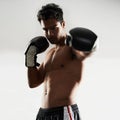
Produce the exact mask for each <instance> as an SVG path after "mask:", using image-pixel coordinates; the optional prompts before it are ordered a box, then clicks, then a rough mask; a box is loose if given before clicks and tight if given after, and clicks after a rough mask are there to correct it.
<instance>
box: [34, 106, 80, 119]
mask: <svg viewBox="0 0 120 120" xmlns="http://www.w3.org/2000/svg"><path fill="white" fill-rule="evenodd" d="M36 120H80V115H79V110H78V106H77V105H76V104H74V105H69V106H62V107H55V108H45V109H44V108H40V109H39V112H38V114H37V117H36Z"/></svg>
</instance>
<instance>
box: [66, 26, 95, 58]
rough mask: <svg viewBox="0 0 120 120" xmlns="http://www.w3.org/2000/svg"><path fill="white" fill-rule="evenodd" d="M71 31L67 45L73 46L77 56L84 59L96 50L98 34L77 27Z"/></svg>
mask: <svg viewBox="0 0 120 120" xmlns="http://www.w3.org/2000/svg"><path fill="white" fill-rule="evenodd" d="M69 33H70V35H69V36H68V37H67V39H66V45H68V46H69V47H72V48H73V53H74V54H75V55H77V58H78V57H80V58H82V59H84V58H86V57H88V56H90V55H91V54H92V53H93V52H94V51H95V50H96V47H97V44H96V43H97V35H96V34H95V33H94V32H93V31H91V30H89V29H86V28H81V27H77V28H73V29H71V30H70V31H69Z"/></svg>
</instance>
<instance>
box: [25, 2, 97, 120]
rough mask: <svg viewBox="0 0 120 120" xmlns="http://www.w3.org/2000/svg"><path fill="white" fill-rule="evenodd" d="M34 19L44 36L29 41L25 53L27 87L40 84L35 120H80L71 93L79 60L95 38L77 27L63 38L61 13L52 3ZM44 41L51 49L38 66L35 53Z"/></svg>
mask: <svg viewBox="0 0 120 120" xmlns="http://www.w3.org/2000/svg"><path fill="white" fill-rule="evenodd" d="M37 17H38V21H39V22H40V24H41V26H42V29H43V30H44V32H45V36H38V37H35V38H33V39H32V40H31V41H30V44H29V46H28V48H27V50H26V53H25V59H26V60H25V62H26V63H25V64H26V66H27V67H28V83H29V86H30V88H34V87H37V86H39V85H41V84H44V94H43V101H42V106H41V108H40V110H39V112H38V115H37V118H36V120H80V115H79V110H78V106H77V104H76V101H75V94H76V92H77V90H78V87H79V84H80V81H81V76H82V67H83V60H84V59H85V58H86V57H88V56H89V55H90V54H91V53H92V51H93V49H94V44H95V41H96V38H97V36H96V35H95V34H94V33H93V32H92V31H90V30H88V29H85V28H79V27H78V28H73V29H72V30H70V35H67V33H66V31H65V21H64V19H63V11H62V9H61V8H60V7H59V6H58V5H56V4H54V3H51V4H47V5H45V6H43V7H42V9H41V10H40V11H39V12H38V15H37ZM48 41H49V42H50V43H51V44H53V45H54V47H53V48H51V49H50V50H49V51H48V53H47V55H46V58H45V60H44V62H43V63H41V64H40V65H39V64H38V63H37V62H36V61H37V60H36V59H37V54H39V53H42V52H44V51H45V50H46V49H47V48H48V47H49V42H48Z"/></svg>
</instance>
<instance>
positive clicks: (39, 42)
mask: <svg viewBox="0 0 120 120" xmlns="http://www.w3.org/2000/svg"><path fill="white" fill-rule="evenodd" d="M48 47H49V43H48V41H47V39H46V38H45V37H43V36H38V37H35V38H33V39H32V40H31V41H30V44H29V45H28V48H27V50H26V52H25V65H26V66H27V67H35V66H38V65H39V63H37V62H36V59H37V54H39V53H42V52H44V51H45V50H46V49H47V48H48Z"/></svg>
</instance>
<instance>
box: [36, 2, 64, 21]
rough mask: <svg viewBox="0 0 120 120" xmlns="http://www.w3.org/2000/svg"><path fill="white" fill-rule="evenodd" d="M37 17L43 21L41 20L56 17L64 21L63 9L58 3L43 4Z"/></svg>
mask: <svg viewBox="0 0 120 120" xmlns="http://www.w3.org/2000/svg"><path fill="white" fill-rule="evenodd" d="M37 18H38V21H39V22H41V20H47V19H50V18H55V19H56V20H57V21H60V22H62V21H63V11H62V9H61V8H60V7H59V6H58V5H56V4H54V3H49V4H47V5H45V6H42V9H41V10H39V11H38V14H37Z"/></svg>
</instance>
